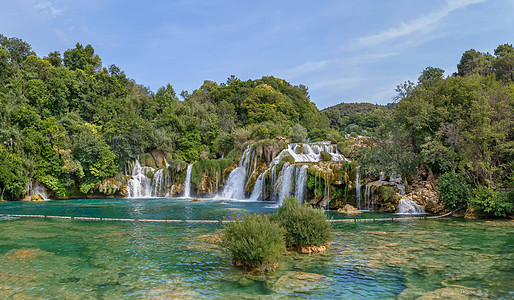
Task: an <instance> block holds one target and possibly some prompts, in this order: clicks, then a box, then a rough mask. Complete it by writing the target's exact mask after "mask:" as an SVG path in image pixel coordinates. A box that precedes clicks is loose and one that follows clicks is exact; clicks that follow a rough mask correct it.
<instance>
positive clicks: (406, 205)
mask: <svg viewBox="0 0 514 300" xmlns="http://www.w3.org/2000/svg"><path fill="white" fill-rule="evenodd" d="M398 213H399V214H424V213H425V210H424V209H423V207H421V205H418V204H417V203H416V202H414V201H412V200H410V199H409V198H402V199H400V203H399V204H398Z"/></svg>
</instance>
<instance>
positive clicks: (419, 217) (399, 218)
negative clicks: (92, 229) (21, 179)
mask: <svg viewBox="0 0 514 300" xmlns="http://www.w3.org/2000/svg"><path fill="white" fill-rule="evenodd" d="M449 215H451V212H450V213H447V214H444V215H440V216H412V217H397V218H367V219H365V218H351V219H330V220H328V222H332V223H343V222H346V223H357V222H388V221H390V222H395V221H405V220H429V219H439V218H443V217H447V216H449ZM0 217H8V218H9V217H10V218H40V219H67V220H80V221H119V222H156V223H205V224H206V223H219V224H225V223H231V222H234V221H230V220H166V219H163V220H158V219H121V218H93V217H71V216H45V215H17V214H0Z"/></svg>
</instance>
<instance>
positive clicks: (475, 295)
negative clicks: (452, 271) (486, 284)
mask: <svg viewBox="0 0 514 300" xmlns="http://www.w3.org/2000/svg"><path fill="white" fill-rule="evenodd" d="M430 299H457V300H460V299H462V300H465V299H466V300H467V299H490V298H489V297H487V295H486V294H485V293H484V292H482V291H481V290H478V289H474V288H469V287H465V286H460V285H450V286H447V287H444V288H440V289H437V290H434V291H431V292H428V293H426V294H425V295H423V296H421V297H419V298H418V300H430Z"/></svg>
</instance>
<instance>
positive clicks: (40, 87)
mask: <svg viewBox="0 0 514 300" xmlns="http://www.w3.org/2000/svg"><path fill="white" fill-rule="evenodd" d="M457 69H458V72H456V73H455V74H452V75H451V76H446V77H445V75H444V70H442V69H440V68H436V67H427V68H426V69H424V70H422V72H421V74H420V76H419V78H418V81H417V82H415V83H414V82H411V81H406V82H404V83H402V84H399V85H398V86H397V89H396V92H397V96H396V97H395V98H394V99H391V100H392V102H393V103H390V104H388V105H386V106H381V105H373V104H368V103H342V104H339V105H336V106H334V107H330V108H327V109H324V110H322V111H319V110H318V108H317V107H316V105H315V104H314V103H313V102H312V101H311V99H310V96H309V93H308V88H307V87H306V86H304V85H297V86H295V85H292V84H290V83H288V82H287V81H285V80H283V79H279V78H275V77H273V76H264V77H262V78H260V79H254V80H246V81H244V80H241V79H239V78H237V77H235V76H231V77H229V78H228V79H227V81H226V82H223V83H216V82H214V81H210V80H205V81H204V82H203V84H202V85H201V86H200V88H198V89H196V90H194V91H191V92H189V91H182V92H180V93H179V94H177V92H176V91H175V90H174V88H173V86H172V85H171V84H167V85H166V86H163V87H160V88H159V89H158V90H157V91H156V92H153V91H151V90H150V89H149V88H148V87H145V86H143V85H140V84H137V83H136V81H135V80H134V79H131V78H129V77H128V76H127V75H126V74H125V73H124V72H123V71H122V70H121V69H120V68H119V67H117V66H116V65H110V66H108V67H105V66H103V65H102V61H101V59H100V57H99V56H98V55H97V54H95V51H94V49H93V47H92V46H91V45H86V46H83V45H82V44H80V43H77V44H76V46H75V48H73V49H68V50H66V51H64V52H63V53H62V54H61V53H60V52H59V51H55V52H51V53H49V54H48V55H47V56H43V57H40V56H38V55H36V53H35V52H34V51H32V48H31V46H30V45H29V44H28V43H27V42H25V41H23V40H21V39H19V38H15V37H10V38H9V37H5V36H3V35H0V193H1V195H0V197H1V198H2V199H7V200H16V199H20V198H22V197H23V194H24V193H25V191H26V189H27V185H28V184H29V182H30V180H31V179H34V180H36V181H37V182H40V183H42V184H44V185H45V186H46V187H47V188H48V189H50V190H51V191H52V192H53V193H54V194H55V196H56V197H58V198H65V197H70V196H80V195H86V194H89V193H92V192H93V191H94V190H95V189H97V186H98V184H99V183H100V182H101V181H102V180H105V179H107V178H111V177H115V176H119V174H120V173H122V172H123V171H124V168H125V166H126V164H127V163H128V162H130V161H132V160H134V159H135V158H137V157H138V156H139V155H141V154H143V153H148V152H150V151H153V150H159V151H163V152H164V153H166V154H167V155H168V156H169V157H170V158H171V160H172V161H173V162H175V163H190V162H194V161H199V160H207V159H220V158H224V159H228V160H230V161H231V162H235V161H237V160H238V159H239V157H240V154H241V152H242V150H243V149H244V146H245V144H246V143H248V142H255V141H259V140H265V139H273V138H277V137H280V138H284V139H287V140H288V141H290V142H305V141H316V140H329V141H333V142H339V141H343V140H346V139H362V140H363V143H361V144H364V146H363V147H355V148H353V149H352V151H353V153H352V157H354V159H356V160H358V161H359V162H360V163H361V164H362V165H363V169H364V171H365V172H368V173H369V174H375V175H376V174H377V172H379V171H383V172H396V173H398V174H401V175H402V177H404V178H406V179H408V178H413V177H416V176H430V177H431V178H433V179H434V180H435V181H437V182H438V184H439V192H440V193H441V199H442V201H443V203H445V205H446V206H447V207H448V208H452V209H458V208H462V207H466V206H469V205H473V206H474V207H476V208H477V209H479V210H481V211H483V212H486V213H491V214H494V215H506V214H510V213H512V210H513V202H514V200H513V193H512V189H513V186H514V168H513V167H514V159H513V158H514V141H513V137H514V116H513V110H514V75H513V73H514V49H513V47H512V45H510V44H504V45H500V46H498V47H497V48H496V49H495V50H494V53H493V54H489V53H482V52H478V51H475V50H468V51H466V52H465V53H464V54H463V55H462V58H461V60H460V62H459V63H458V65H457ZM427 174H428V175H427Z"/></svg>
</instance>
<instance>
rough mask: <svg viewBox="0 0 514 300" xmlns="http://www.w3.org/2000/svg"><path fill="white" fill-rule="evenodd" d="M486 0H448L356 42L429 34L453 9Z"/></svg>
mask: <svg viewBox="0 0 514 300" xmlns="http://www.w3.org/2000/svg"><path fill="white" fill-rule="evenodd" d="M486 1H488V0H448V2H447V3H446V5H445V6H444V7H443V8H442V9H440V10H438V11H435V12H432V13H430V14H428V15H425V16H422V17H419V18H417V19H415V20H413V21H411V22H407V23H401V24H400V25H399V26H397V27H392V28H389V29H387V30H385V31H382V32H379V33H376V34H371V35H367V36H364V37H361V38H359V39H357V40H356V44H357V45H358V46H361V47H369V46H373V45H378V44H381V43H384V42H387V41H390V40H393V39H396V38H400V37H403V36H407V35H410V34H413V33H424V34H427V33H430V32H432V31H433V30H434V29H435V28H436V26H437V24H438V23H439V22H440V21H441V20H443V19H444V18H446V17H447V16H448V15H449V14H451V13H452V12H453V11H455V10H458V9H461V8H464V7H466V6H469V5H472V4H477V3H482V2H486Z"/></svg>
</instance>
